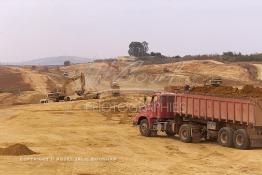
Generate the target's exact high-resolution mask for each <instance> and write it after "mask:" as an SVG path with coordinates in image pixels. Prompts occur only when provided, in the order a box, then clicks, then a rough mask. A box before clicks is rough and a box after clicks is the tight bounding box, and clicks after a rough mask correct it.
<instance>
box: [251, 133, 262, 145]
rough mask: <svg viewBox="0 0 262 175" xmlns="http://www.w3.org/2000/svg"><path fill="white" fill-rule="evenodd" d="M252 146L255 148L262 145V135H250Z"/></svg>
mask: <svg viewBox="0 0 262 175" xmlns="http://www.w3.org/2000/svg"><path fill="white" fill-rule="evenodd" d="M250 146H251V147H253V148H256V147H262V135H253V136H251V137H250Z"/></svg>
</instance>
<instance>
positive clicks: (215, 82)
mask: <svg viewBox="0 0 262 175" xmlns="http://www.w3.org/2000/svg"><path fill="white" fill-rule="evenodd" d="M204 83H205V84H204V85H205V86H213V87H218V86H221V84H222V78H220V77H211V78H208V79H206V80H205V81H204Z"/></svg>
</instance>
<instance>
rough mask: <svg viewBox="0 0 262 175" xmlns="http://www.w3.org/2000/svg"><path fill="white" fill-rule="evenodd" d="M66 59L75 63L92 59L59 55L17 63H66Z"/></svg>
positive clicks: (51, 64)
mask: <svg viewBox="0 0 262 175" xmlns="http://www.w3.org/2000/svg"><path fill="white" fill-rule="evenodd" d="M64 61H70V62H71V63H73V64H78V63H87V62H90V61H92V59H89V58H82V57H76V56H59V57H46V58H40V59H35V60H30V61H24V62H20V63H17V65H50V66H53V65H64Z"/></svg>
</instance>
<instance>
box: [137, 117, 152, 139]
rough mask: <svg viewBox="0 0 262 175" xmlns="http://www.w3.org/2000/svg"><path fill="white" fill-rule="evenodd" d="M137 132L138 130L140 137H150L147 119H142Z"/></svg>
mask: <svg viewBox="0 0 262 175" xmlns="http://www.w3.org/2000/svg"><path fill="white" fill-rule="evenodd" d="M139 130H140V133H141V135H142V136H146V137H149V136H151V132H150V129H149V124H148V121H147V119H143V120H142V121H141V122H140V125H139Z"/></svg>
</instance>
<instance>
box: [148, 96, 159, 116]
mask: <svg viewBox="0 0 262 175" xmlns="http://www.w3.org/2000/svg"><path fill="white" fill-rule="evenodd" d="M150 106H151V112H152V114H151V115H152V117H157V116H158V111H159V110H158V97H157V96H152V99H151V105H150Z"/></svg>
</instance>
